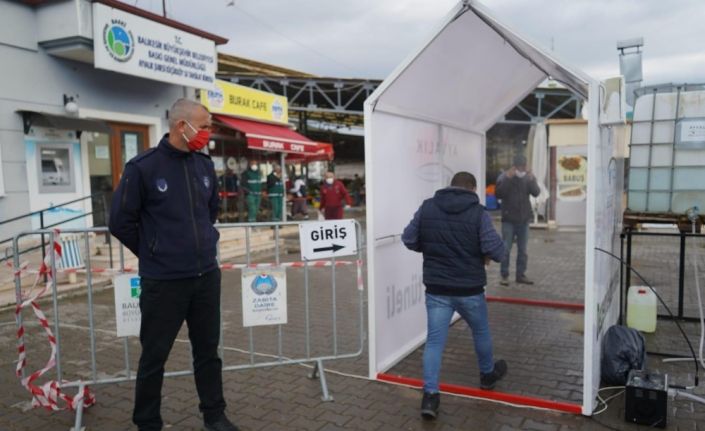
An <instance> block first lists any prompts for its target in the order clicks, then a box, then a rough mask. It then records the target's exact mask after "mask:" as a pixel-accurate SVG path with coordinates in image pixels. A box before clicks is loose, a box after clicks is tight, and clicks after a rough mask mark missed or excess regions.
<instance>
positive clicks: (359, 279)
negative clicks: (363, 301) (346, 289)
mask: <svg viewBox="0 0 705 431" xmlns="http://www.w3.org/2000/svg"><path fill="white" fill-rule="evenodd" d="M356 263H357V290H365V280H364V279H363V278H362V259H358V260H357V262H356Z"/></svg>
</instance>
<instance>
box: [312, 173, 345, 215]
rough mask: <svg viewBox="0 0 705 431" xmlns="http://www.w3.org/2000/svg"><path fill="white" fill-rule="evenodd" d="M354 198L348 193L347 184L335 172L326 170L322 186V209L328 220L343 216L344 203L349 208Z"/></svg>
mask: <svg viewBox="0 0 705 431" xmlns="http://www.w3.org/2000/svg"><path fill="white" fill-rule="evenodd" d="M351 204H352V199H350V195H349V194H348V191H347V189H346V188H345V185H343V183H342V182H341V181H339V180H336V179H335V174H334V173H333V172H331V171H328V172H326V175H325V179H324V181H323V185H322V186H321V207H320V211H321V212H322V213H323V216H324V217H325V219H326V220H340V219H342V218H343V205H345V208H349V207H350V205H351Z"/></svg>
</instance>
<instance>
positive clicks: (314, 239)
mask: <svg viewBox="0 0 705 431" xmlns="http://www.w3.org/2000/svg"><path fill="white" fill-rule="evenodd" d="M299 241H300V242H301V259H302V260H318V259H328V258H331V257H339V256H350V255H354V254H357V230H356V229H355V220H352V219H349V220H326V221H316V222H309V223H301V224H300V225H299Z"/></svg>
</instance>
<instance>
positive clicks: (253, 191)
mask: <svg viewBox="0 0 705 431" xmlns="http://www.w3.org/2000/svg"><path fill="white" fill-rule="evenodd" d="M241 185H242V188H243V189H245V192H247V221H248V222H250V223H253V222H256V221H257V212H259V204H260V201H261V200H262V174H261V173H260V170H259V164H258V163H257V160H250V169H248V170H246V171H245V172H243V174H242V182H241Z"/></svg>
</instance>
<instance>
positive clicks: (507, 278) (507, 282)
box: [499, 277, 509, 286]
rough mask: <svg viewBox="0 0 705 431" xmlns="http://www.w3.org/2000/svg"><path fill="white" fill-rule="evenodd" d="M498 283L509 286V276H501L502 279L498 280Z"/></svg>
mask: <svg viewBox="0 0 705 431" xmlns="http://www.w3.org/2000/svg"><path fill="white" fill-rule="evenodd" d="M499 284H501V285H502V286H509V277H502V279H501V280H500V281H499Z"/></svg>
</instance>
